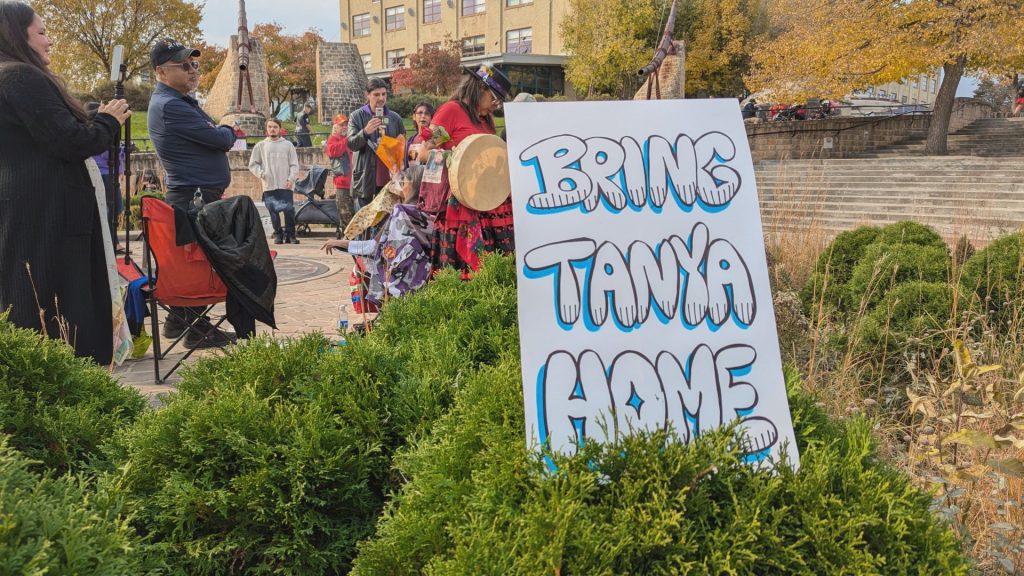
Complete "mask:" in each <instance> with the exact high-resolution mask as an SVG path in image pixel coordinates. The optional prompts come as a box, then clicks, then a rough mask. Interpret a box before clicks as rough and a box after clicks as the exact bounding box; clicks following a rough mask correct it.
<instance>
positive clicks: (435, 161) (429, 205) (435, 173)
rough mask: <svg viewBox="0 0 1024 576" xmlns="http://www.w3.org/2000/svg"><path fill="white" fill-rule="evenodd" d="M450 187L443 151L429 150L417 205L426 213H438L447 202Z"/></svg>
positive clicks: (450, 190)
mask: <svg viewBox="0 0 1024 576" xmlns="http://www.w3.org/2000/svg"><path fill="white" fill-rule="evenodd" d="M451 192H452V189H451V185H450V184H449V182H448V165H447V162H445V158H444V152H442V151H441V150H437V149H434V150H431V151H430V156H428V157H427V168H426V170H425V171H424V174H423V182H422V183H421V184H420V200H419V205H418V206H417V207H418V208H419V209H420V210H422V211H424V212H427V213H428V214H435V215H436V214H440V213H441V212H443V211H444V208H445V206H446V205H447V204H448V196H450V195H451Z"/></svg>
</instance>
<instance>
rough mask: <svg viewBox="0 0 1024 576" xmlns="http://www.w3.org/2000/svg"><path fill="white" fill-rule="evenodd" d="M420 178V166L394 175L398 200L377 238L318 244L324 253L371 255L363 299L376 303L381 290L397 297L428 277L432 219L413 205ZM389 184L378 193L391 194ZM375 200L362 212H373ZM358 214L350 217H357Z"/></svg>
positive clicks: (421, 178)
mask: <svg viewBox="0 0 1024 576" xmlns="http://www.w3.org/2000/svg"><path fill="white" fill-rule="evenodd" d="M422 180H423V166H410V167H409V168H407V169H405V170H403V171H402V172H399V173H398V174H396V175H395V178H394V180H393V184H395V185H396V187H398V188H399V189H400V190H401V196H402V198H401V203H399V204H396V205H395V207H394V208H393V209H392V210H391V214H390V215H389V216H388V220H387V222H385V223H383V224H381V225H380V226H379V227H378V228H379V229H380V230H381V232H380V236H379V238H376V239H372V240H348V239H341V240H333V239H332V240H328V241H327V242H325V243H324V245H323V246H322V247H321V249H322V250H324V251H325V252H327V253H328V254H332V253H333V250H334V249H335V248H337V249H340V250H345V251H347V252H348V253H349V254H352V255H353V256H365V257H369V258H371V260H372V261H371V262H369V263H368V265H367V268H368V269H369V271H370V287H369V291H368V294H367V299H368V300H370V301H371V302H375V303H378V304H379V303H380V302H381V301H382V300H383V299H384V292H385V291H387V294H388V295H390V296H401V295H402V294H405V293H407V292H413V291H415V290H419V289H420V288H422V287H423V285H424V284H426V283H427V280H428V279H429V278H430V272H431V266H430V243H431V238H432V237H433V233H434V219H433V217H431V216H429V215H428V214H426V213H424V212H422V211H420V210H419V209H417V208H416V202H417V200H419V189H420V184H421V182H422ZM390 189H391V186H388V187H386V188H385V189H384V190H381V191H380V193H379V194H378V196H380V195H383V194H391V191H390ZM377 204H378V202H376V199H375V201H374V202H373V203H371V204H370V205H368V206H366V207H364V208H363V209H362V210H361V211H360V212H362V211H376V210H377ZM359 219H360V216H359V214H357V215H356V218H354V220H359Z"/></svg>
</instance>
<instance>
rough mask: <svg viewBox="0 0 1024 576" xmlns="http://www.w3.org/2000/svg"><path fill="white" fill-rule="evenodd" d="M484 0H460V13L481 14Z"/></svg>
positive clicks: (466, 14) (464, 14)
mask: <svg viewBox="0 0 1024 576" xmlns="http://www.w3.org/2000/svg"><path fill="white" fill-rule="evenodd" d="M485 6H486V0H462V15H463V16H473V15H474V14H483V13H484V7H485Z"/></svg>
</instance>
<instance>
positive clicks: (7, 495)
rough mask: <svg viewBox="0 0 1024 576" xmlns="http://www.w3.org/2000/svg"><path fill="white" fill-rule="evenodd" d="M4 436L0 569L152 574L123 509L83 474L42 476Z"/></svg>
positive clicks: (91, 575) (88, 575)
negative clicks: (99, 494) (99, 493)
mask: <svg viewBox="0 0 1024 576" xmlns="http://www.w3.org/2000/svg"><path fill="white" fill-rule="evenodd" d="M35 467H36V466H34V465H33V462H32V461H31V460H29V459H28V458H26V457H25V456H24V455H23V454H21V453H20V452H18V451H16V450H14V449H13V448H11V447H10V446H8V443H7V439H6V438H3V437H0V574H40V575H41V574H75V575H76V576H123V575H125V574H133V575H138V574H148V573H154V572H152V569H153V568H154V565H153V564H152V563H151V562H150V561H149V560H148V559H147V558H146V557H145V556H144V554H145V552H144V550H145V548H144V546H143V544H142V541H141V540H140V538H139V537H138V535H136V534H135V532H134V531H133V530H132V528H131V527H130V526H129V523H128V520H127V516H126V514H125V511H124V510H123V509H120V508H118V507H117V506H116V505H112V503H114V502H116V500H108V499H105V498H103V497H97V496H96V495H95V494H94V493H93V486H92V485H91V484H90V483H89V482H87V481H86V480H84V479H83V478H80V477H75V476H62V477H58V478H54V477H52V476H49V475H42V476H41V475H39V474H37V473H36V472H34V471H33V470H32V469H33V468H35Z"/></svg>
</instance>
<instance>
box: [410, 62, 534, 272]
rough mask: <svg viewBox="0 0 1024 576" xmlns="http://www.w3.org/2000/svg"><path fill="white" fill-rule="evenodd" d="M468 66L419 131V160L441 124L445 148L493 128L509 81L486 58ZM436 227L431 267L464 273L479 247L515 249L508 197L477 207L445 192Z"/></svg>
mask: <svg viewBox="0 0 1024 576" xmlns="http://www.w3.org/2000/svg"><path fill="white" fill-rule="evenodd" d="M466 71H467V72H468V74H466V75H464V76H463V77H462V81H461V82H459V86H458V88H456V89H455V94H454V95H453V96H452V98H451V100H449V101H447V102H445V103H444V104H442V105H441V106H440V107H439V108H438V109H437V113H436V114H434V119H433V120H432V121H431V124H430V127H429V128H427V129H425V130H424V131H422V134H423V136H424V138H425V140H426V141H425V142H424V144H423V146H422V147H421V149H420V158H419V159H420V162H424V163H425V162H426V160H427V156H428V154H429V152H430V150H431V149H432V148H434V147H435V145H434V140H432V139H431V133H433V132H434V129H435V127H440V128H444V129H445V130H446V131H447V132H448V134H449V135H450V137H451V139H450V140H448V141H447V142H444V143H443V144H441V146H440V147H441V149H443V150H451V149H454V148H455V147H456V146H458V145H459V143H461V142H462V141H463V140H465V139H466V138H467V137H469V136H472V135H474V134H494V133H495V127H494V112H495V111H497V110H498V108H500V107H501V104H502V102H504V101H505V100H507V99H508V98H509V96H510V90H511V87H512V83H511V82H510V81H509V79H508V77H506V76H505V75H504V74H503V73H502V72H501V71H500V70H498V69H497V68H495V67H494V66H493V65H491V64H489V63H486V62H485V63H483V64H481V65H480V66H479V67H477V68H476V69H473V70H469V69H467V70H466ZM445 177H447V175H446V176H445ZM425 180H426V177H424V181H425ZM449 188H450V187H449ZM434 228H435V245H434V248H433V251H434V264H435V265H434V267H435V268H439V267H441V266H451V267H453V268H455V269H457V270H459V271H460V272H461V273H462V275H463V277H468V275H469V274H470V273H471V272H475V271H476V270H477V269H478V268H479V267H480V254H482V253H483V252H503V253H512V252H514V251H515V238H514V235H515V234H514V228H513V225H512V199H511V198H508V199H506V200H505V201H504V202H503V203H502V204H501V205H500V206H498V207H497V208H495V209H494V210H489V211H486V212H478V211H476V210H473V209H472V208H469V207H467V206H464V205H462V204H461V203H460V202H459V201H458V200H457V199H455V197H454V196H451V195H449V196H448V199H447V204H446V205H445V206H444V208H442V209H441V211H440V213H438V214H437V220H436V221H435V223H434Z"/></svg>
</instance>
